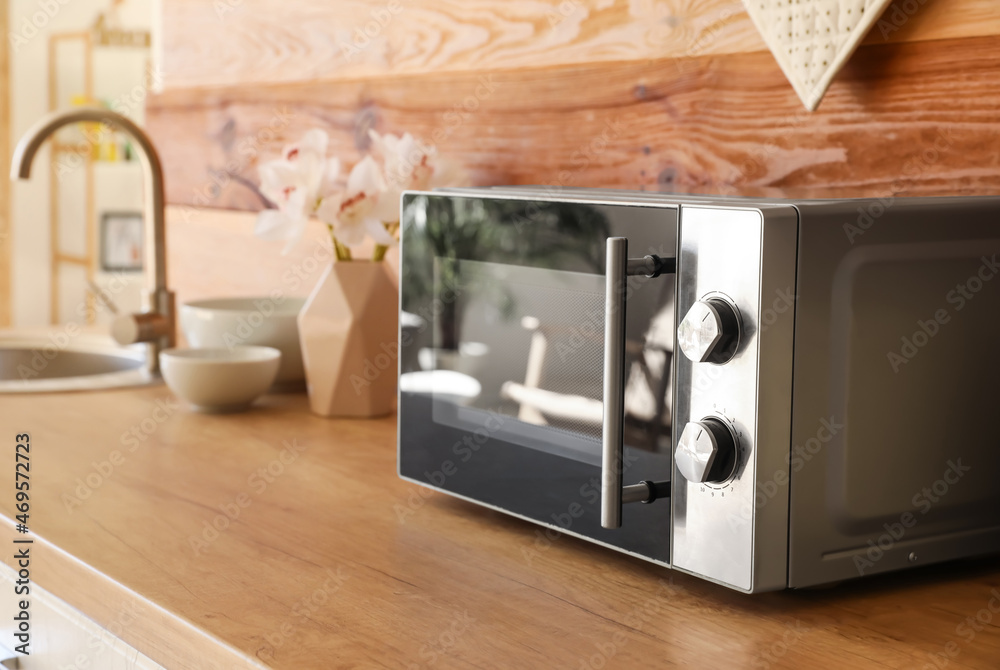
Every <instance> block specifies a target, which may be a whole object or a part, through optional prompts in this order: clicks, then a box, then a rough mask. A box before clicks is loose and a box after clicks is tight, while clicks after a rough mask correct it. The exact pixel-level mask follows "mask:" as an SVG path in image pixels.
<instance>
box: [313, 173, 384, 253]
mask: <svg viewBox="0 0 1000 670" xmlns="http://www.w3.org/2000/svg"><path fill="white" fill-rule="evenodd" d="M385 192H386V181H385V177H384V176H383V175H382V170H381V168H380V167H379V165H378V163H376V162H375V160H374V159H373V158H372V157H371V156H365V157H364V158H363V159H361V161H360V162H359V163H357V165H355V166H354V168H353V169H352V170H351V173H350V175H349V176H348V177H347V188H346V189H345V190H344V191H343V192H342V193H335V194H333V195H330V196H328V197H326V198H323V202H322V203H321V204H320V206H319V209H318V210H317V211H316V216H318V217H319V218H320V220H322V221H324V222H325V223H327V224H329V225H330V226H331V227H332V228H333V235H334V237H336V238H337V240H338V241H339V242H340V243H342V244H345V245H347V246H349V247H354V246H357V245H359V244H361V243H362V242H364V239H365V235H366V234H367V235H370V236H371V238H372V239H373V240H374V241H375V243H376V244H382V245H385V246H389V245H391V244H394V243H395V241H396V240H395V238H394V237H393V236H392V235H390V234H389V231H387V230H386V228H385V225H384V224H383V223H382V220H381V219H379V218H378V216H376V213H375V212H376V208H377V207H378V204H379V202H380V200H381V199H382V196H383V195H384V194H385Z"/></svg>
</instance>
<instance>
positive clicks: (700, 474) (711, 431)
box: [674, 417, 736, 484]
mask: <svg viewBox="0 0 1000 670" xmlns="http://www.w3.org/2000/svg"><path fill="white" fill-rule="evenodd" d="M674 463H676V464H677V469H678V470H680V473H681V474H682V475H684V479H686V480H688V481H689V482H693V483H702V482H707V483H713V484H718V483H721V482H724V481H726V480H727V479H729V478H730V477H732V476H733V471H734V470H735V469H736V437H735V436H734V435H733V432H732V431H731V430H730V429H729V427H728V426H726V424H725V423H723V422H722V421H720V420H719V419H715V418H712V417H708V418H705V419H702V420H701V421H692V422H690V423H688V424H687V425H686V426H684V430H683V431H682V432H681V436H680V438H678V440H677V451H676V452H675V453H674Z"/></svg>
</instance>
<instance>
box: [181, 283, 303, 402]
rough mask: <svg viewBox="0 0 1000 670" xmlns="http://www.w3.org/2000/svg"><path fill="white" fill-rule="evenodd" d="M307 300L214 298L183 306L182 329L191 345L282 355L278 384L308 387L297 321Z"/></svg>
mask: <svg viewBox="0 0 1000 670" xmlns="http://www.w3.org/2000/svg"><path fill="white" fill-rule="evenodd" d="M305 302H306V301H305V298H291V297H284V296H282V297H280V298H278V299H275V298H270V297H261V298H213V299H210V300H194V301H191V302H187V303H184V304H183V305H181V309H180V325H181V330H182V331H183V332H184V337H185V338H186V339H187V342H188V345H189V346H192V347H195V348H198V349H202V348H217V349H222V348H224V349H227V350H228V349H232V348H234V347H236V346H240V345H258V346H263V347H274V348H275V349H278V350H279V351H281V367H279V368H278V377H277V380H276V382H275V383H276V384H277V385H278V386H279V387H280V388H282V389H288V390H295V389H302V388H304V387H305V370H304V369H303V367H302V349H301V347H300V346H299V326H298V324H297V323H296V317H298V315H299V312H300V311H301V310H302V306H303V305H304V304H305Z"/></svg>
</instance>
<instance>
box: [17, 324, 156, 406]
mask: <svg viewBox="0 0 1000 670" xmlns="http://www.w3.org/2000/svg"><path fill="white" fill-rule="evenodd" d="M146 368H147V366H146V356H145V351H144V349H143V348H142V347H136V348H127V347H121V346H118V345H116V344H115V343H114V341H113V340H112V339H111V338H110V337H108V336H102V335H90V334H80V335H77V336H76V337H73V338H69V337H67V336H66V335H65V334H62V335H59V334H52V335H34V334H33V335H24V334H15V333H9V334H3V333H0V393H38V392H47V391H87V390H94V389H110V388H121V387H127V386H145V385H147V384H156V383H158V382H159V381H160V378H159V376H158V375H155V374H152V373H150V372H149V371H148V370H147V369H146Z"/></svg>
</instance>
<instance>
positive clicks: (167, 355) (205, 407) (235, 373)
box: [160, 347, 281, 412]
mask: <svg viewBox="0 0 1000 670" xmlns="http://www.w3.org/2000/svg"><path fill="white" fill-rule="evenodd" d="M280 363H281V352H280V351H278V350H277V349H274V348H273V347H233V349H231V350H230V349H167V350H165V351H161V352H160V372H161V373H162V374H163V379H164V380H165V381H166V382H167V386H169V387H170V390H171V391H173V392H174V393H175V394H177V395H178V396H179V397H180V398H182V399H184V400H186V401H187V402H189V403H191V404H192V405H194V407H195V409H197V410H200V411H202V412H235V411H237V410H241V409H245V408H246V407H248V406H249V405H250V403H252V402H253V401H254V400H256V399H257V398H258V397H259V396H260V395H261V394H262V393H264V392H265V391H267V389H268V388H269V387H270V386H271V384H273V383H274V378H275V377H276V376H277V375H278V367H279V365H280Z"/></svg>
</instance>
